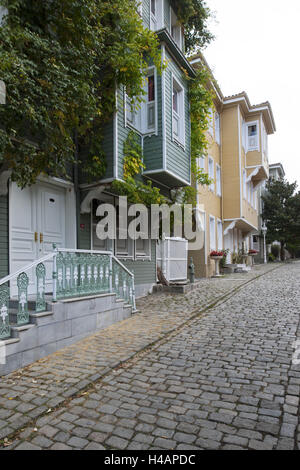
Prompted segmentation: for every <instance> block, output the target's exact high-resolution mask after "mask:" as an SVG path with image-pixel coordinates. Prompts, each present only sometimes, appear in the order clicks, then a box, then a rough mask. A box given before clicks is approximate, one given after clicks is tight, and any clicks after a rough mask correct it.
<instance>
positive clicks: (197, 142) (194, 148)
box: [189, 67, 213, 185]
mask: <svg viewBox="0 0 300 470" xmlns="http://www.w3.org/2000/svg"><path fill="white" fill-rule="evenodd" d="M209 80H212V77H211V74H210V73H209V71H208V70H206V69H205V68H204V67H203V68H201V69H198V70H197V75H196V78H194V79H191V80H190V88H189V99H190V113H191V170H192V174H193V176H194V178H195V181H196V182H197V183H199V184H202V185H209V184H211V182H212V180H211V179H210V178H209V176H208V175H207V173H205V172H204V171H203V170H202V169H201V168H199V167H198V166H197V159H198V158H199V157H200V156H201V155H205V154H206V153H207V149H208V140H207V131H208V127H209V119H210V117H209V110H210V108H211V107H212V106H213V93H212V91H211V90H210V89H209V88H208V86H207V84H208V82H209Z"/></svg>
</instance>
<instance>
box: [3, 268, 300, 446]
mask: <svg viewBox="0 0 300 470" xmlns="http://www.w3.org/2000/svg"><path fill="white" fill-rule="evenodd" d="M266 271H270V272H268V273H267V274H265V275H264V276H262V277H259V278H257V279H255V277H256V276H259V275H261V274H264V273H265V272H266ZM250 280H252V282H251V283H250V284H248V285H247V284H246V285H244V286H243V287H242V288H241V289H240V290H237V291H236V292H235V289H236V287H237V286H241V285H242V284H245V283H246V282H248V281H250ZM299 280H300V263H293V264H289V265H284V266H281V267H280V268H279V269H275V270H273V269H272V270H271V267H270V266H268V267H265V266H259V267H256V268H255V269H254V270H253V271H252V272H251V273H249V274H247V275H241V274H239V275H232V276H228V277H226V278H225V279H214V280H203V282H201V284H200V286H199V288H198V289H196V290H195V291H193V292H191V293H189V294H187V295H185V296H170V295H160V296H152V297H150V298H147V299H143V300H141V301H139V309H140V310H141V313H140V314H137V315H135V316H134V317H132V318H130V319H128V320H126V321H124V322H122V323H120V324H117V325H113V326H112V327H110V328H107V329H106V330H103V331H102V332H100V333H97V334H96V335H94V336H92V337H90V338H88V339H86V340H83V341H81V342H79V343H77V344H76V345H74V346H71V347H69V348H66V349H65V350H63V351H61V352H59V353H56V354H53V355H51V356H49V357H48V358H46V359H44V360H42V361H39V362H38V363H35V364H33V365H32V366H29V367H27V368H25V369H23V370H22V371H18V372H17V373H15V374H11V375H10V376H7V377H4V378H1V382H0V397H1V398H0V407H1V408H0V437H1V438H2V439H3V438H5V437H6V441H2V445H4V446H5V448H6V449H11V448H17V449H23V448H27V449H31V448H32V449H40V448H43V449H49V448H51V449H68V448H76V449H79V448H80V449H81V448H85V449H104V448H110V449H179V450H180V449H195V448H197V449H201V448H204V449H206V448H209V449H211V448H213V449H218V448H222V449H229V448H236V449H238V448H250V449H272V448H276V449H294V448H298V447H299V446H300V427H299V423H298V416H299V392H300V366H299V365H292V363H291V360H292V355H293V353H294V349H293V342H294V341H295V339H297V336H298V337H299V336H300V329H299V313H300V298H299V296H298V295H297V292H298V285H299ZM228 293H230V294H231V295H230V296H229V297H227V300H224V299H223V301H220V303H219V304H217V305H215V306H214V307H212V308H211V309H210V310H207V311H204V309H205V307H207V306H208V305H209V304H211V303H213V302H215V300H216V298H219V299H222V297H223V296H224V295H226V294H228ZM201 311H202V313H201V314H199V313H200V312H201ZM193 317H195V318H194V319H193ZM188 319H190V321H189V322H188V323H187V324H186V325H185V326H183V327H182V328H180V330H179V331H176V329H177V328H178V327H180V326H181V325H182V324H183V323H184V321H186V320H188ZM172 331H173V333H172V334H170V332H172ZM166 333H169V336H168V337H165V335H166ZM158 340H161V341H159V342H158V343H157V344H155V345H153V346H152V347H150V349H148V350H146V351H144V352H142V353H141V354H139V355H137V356H135V357H134V354H135V353H136V352H137V351H142V350H143V349H145V348H146V347H147V346H149V345H151V344H152V343H154V342H155V341H158ZM130 357H132V359H131V360H128V359H129V358H130ZM122 361H127V362H126V363H124V364H123V365H121V366H120V362H122ZM104 374H106V375H104ZM101 377H102V378H101ZM93 382H94V384H92V385H91V386H89V385H90V384H91V383H93ZM80 391H81V392H80ZM76 394H77V396H75V395H76ZM74 396H75V397H74ZM68 397H70V398H69V400H68ZM55 407H57V409H54V410H53V408H55ZM20 430H21V431H20ZM17 431H19V433H17V434H16V435H15V436H13V434H14V433H16V432H17Z"/></svg>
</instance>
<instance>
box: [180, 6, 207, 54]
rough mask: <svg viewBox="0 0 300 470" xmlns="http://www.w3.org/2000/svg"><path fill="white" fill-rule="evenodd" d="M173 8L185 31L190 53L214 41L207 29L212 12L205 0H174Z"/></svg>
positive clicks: (186, 43) (187, 47) (186, 44)
mask: <svg viewBox="0 0 300 470" xmlns="http://www.w3.org/2000/svg"><path fill="white" fill-rule="evenodd" d="M172 6H173V8H174V10H175V12H176V13H177V15H178V18H179V20H180V21H181V22H182V24H183V26H184V31H185V46H186V50H187V52H188V53H191V52H195V50H197V49H199V48H200V49H202V48H203V47H205V46H206V45H207V44H209V43H210V42H211V40H212V39H213V35H212V34H211V33H210V31H209V30H208V27H207V22H208V20H209V18H210V17H211V12H210V10H209V8H208V7H207V4H206V2H205V1H204V0H172Z"/></svg>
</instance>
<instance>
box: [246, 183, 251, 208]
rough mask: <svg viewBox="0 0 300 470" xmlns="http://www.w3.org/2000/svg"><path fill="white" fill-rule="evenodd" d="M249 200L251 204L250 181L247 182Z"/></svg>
mask: <svg viewBox="0 0 300 470" xmlns="http://www.w3.org/2000/svg"><path fill="white" fill-rule="evenodd" d="M247 201H248V203H249V204H250V203H251V187H250V182H248V183H247Z"/></svg>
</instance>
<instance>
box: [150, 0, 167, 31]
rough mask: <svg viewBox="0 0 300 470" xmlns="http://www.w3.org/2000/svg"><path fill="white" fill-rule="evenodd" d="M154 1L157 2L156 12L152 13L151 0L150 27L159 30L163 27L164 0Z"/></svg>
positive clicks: (152, 29)
mask: <svg viewBox="0 0 300 470" xmlns="http://www.w3.org/2000/svg"><path fill="white" fill-rule="evenodd" d="M153 2H155V14H153V13H152V0H150V1H149V13H150V29H151V31H158V30H159V29H162V27H163V18H164V11H163V0H153Z"/></svg>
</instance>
